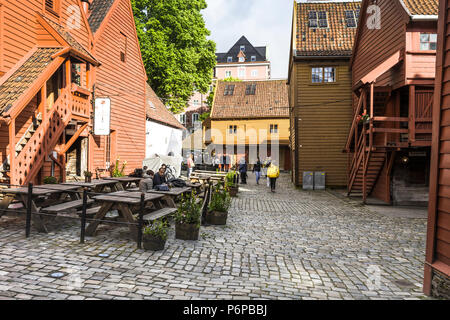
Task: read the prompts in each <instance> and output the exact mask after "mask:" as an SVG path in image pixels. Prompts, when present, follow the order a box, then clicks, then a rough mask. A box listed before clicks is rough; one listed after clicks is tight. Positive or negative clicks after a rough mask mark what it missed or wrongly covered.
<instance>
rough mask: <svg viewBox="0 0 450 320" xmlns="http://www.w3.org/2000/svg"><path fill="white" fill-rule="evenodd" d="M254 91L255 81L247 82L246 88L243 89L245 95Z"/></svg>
mask: <svg viewBox="0 0 450 320" xmlns="http://www.w3.org/2000/svg"><path fill="white" fill-rule="evenodd" d="M255 92H256V83H253V84H248V85H247V88H246V89H245V94H246V95H255Z"/></svg>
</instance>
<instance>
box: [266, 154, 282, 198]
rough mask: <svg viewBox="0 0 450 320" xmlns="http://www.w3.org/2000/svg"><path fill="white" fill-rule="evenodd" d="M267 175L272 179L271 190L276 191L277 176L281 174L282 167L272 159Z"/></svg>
mask: <svg viewBox="0 0 450 320" xmlns="http://www.w3.org/2000/svg"><path fill="white" fill-rule="evenodd" d="M267 176H268V177H269V179H270V191H272V192H275V185H276V183H277V178H278V177H279V176H280V169H279V168H278V167H277V166H276V165H275V164H274V161H272V163H271V164H270V166H269V168H268V169H267Z"/></svg>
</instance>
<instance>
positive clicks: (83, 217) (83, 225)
mask: <svg viewBox="0 0 450 320" xmlns="http://www.w3.org/2000/svg"><path fill="white" fill-rule="evenodd" d="M86 210H87V190H86V189H84V190H83V208H82V211H81V232H80V243H84V235H85V232H86Z"/></svg>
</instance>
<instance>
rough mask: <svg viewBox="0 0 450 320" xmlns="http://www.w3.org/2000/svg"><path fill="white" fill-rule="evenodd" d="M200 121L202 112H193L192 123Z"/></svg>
mask: <svg viewBox="0 0 450 320" xmlns="http://www.w3.org/2000/svg"><path fill="white" fill-rule="evenodd" d="M195 118H197V120H195ZM199 121H200V113H197V112H196V113H193V114H192V123H196V122H199Z"/></svg>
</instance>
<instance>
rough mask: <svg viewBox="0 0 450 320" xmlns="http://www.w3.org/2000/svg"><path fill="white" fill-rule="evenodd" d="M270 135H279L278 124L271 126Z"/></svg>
mask: <svg viewBox="0 0 450 320" xmlns="http://www.w3.org/2000/svg"><path fill="white" fill-rule="evenodd" d="M270 133H278V125H277V124H271V125H270Z"/></svg>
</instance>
